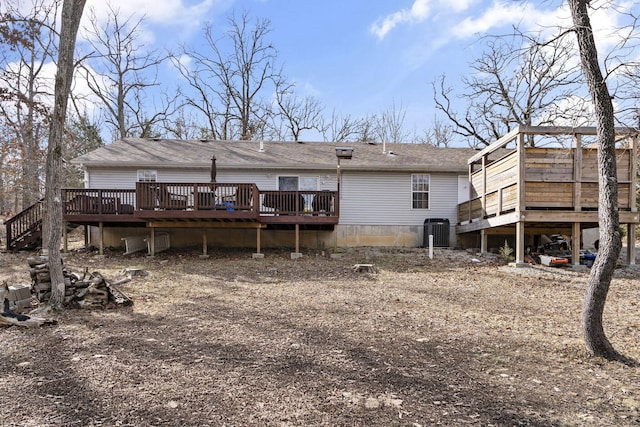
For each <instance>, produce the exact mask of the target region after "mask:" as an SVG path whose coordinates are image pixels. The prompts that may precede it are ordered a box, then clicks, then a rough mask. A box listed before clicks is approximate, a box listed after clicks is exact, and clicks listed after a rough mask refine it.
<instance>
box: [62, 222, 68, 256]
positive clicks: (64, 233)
mask: <svg viewBox="0 0 640 427" xmlns="http://www.w3.org/2000/svg"><path fill="white" fill-rule="evenodd" d="M62 238H63V240H62V252H65V253H66V252H69V233H67V222H66V221H62Z"/></svg>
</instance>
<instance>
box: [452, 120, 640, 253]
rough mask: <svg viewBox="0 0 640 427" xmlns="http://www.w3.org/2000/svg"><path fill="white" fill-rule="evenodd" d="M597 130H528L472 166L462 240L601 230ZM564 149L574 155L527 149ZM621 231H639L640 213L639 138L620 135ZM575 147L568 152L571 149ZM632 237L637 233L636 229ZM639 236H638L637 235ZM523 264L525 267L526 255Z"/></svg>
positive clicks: (461, 214) (461, 216)
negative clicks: (639, 201) (505, 232)
mask: <svg viewBox="0 0 640 427" xmlns="http://www.w3.org/2000/svg"><path fill="white" fill-rule="evenodd" d="M595 135H596V131H595V128H559V127H527V128H524V127H521V128H518V129H515V130H514V131H512V132H511V133H509V134H508V135H506V136H505V137H503V138H501V139H500V140H498V141H496V142H495V143H493V144H491V145H490V146H488V147H486V148H485V149H484V150H482V151H480V152H478V153H477V154H476V155H475V156H473V157H471V158H470V159H469V162H468V163H469V183H470V185H469V189H470V194H469V201H467V202H465V203H461V204H459V205H458V223H457V226H456V232H457V233H458V234H464V233H471V232H478V231H480V232H482V233H485V232H490V231H489V230H491V229H495V228H497V227H509V228H511V229H513V227H514V225H515V226H520V227H522V230H520V231H519V232H518V234H523V233H524V231H523V230H524V227H528V228H529V231H530V232H533V230H534V229H535V230H536V232H540V231H542V230H543V229H544V228H547V229H559V228H565V229H566V228H568V229H569V230H571V233H573V234H577V233H579V231H580V230H581V229H584V228H586V227H597V224H598V159H597V156H598V150H597V145H596V144H595ZM531 138H533V140H534V141H537V142H541V141H545V142H551V143H553V142H554V141H555V142H556V143H555V146H556V147H558V143H557V142H558V141H563V140H564V142H565V147H567V148H549V147H547V146H545V147H541V146H537V147H525V141H527V140H529V139H531ZM617 141H618V145H617V147H618V148H617V149H616V162H617V179H618V207H619V214H620V223H621V224H638V223H640V220H639V217H638V212H637V208H636V182H637V180H636V174H637V166H636V165H637V131H636V130H633V129H627V128H623V129H622V128H621V129H617ZM567 142H568V144H567ZM629 228H630V229H633V228H634V227H629ZM630 234H633V233H630ZM517 249H520V251H519V254H518V255H519V256H520V257H517V258H518V260H520V261H521V260H522V255H523V253H524V252H523V248H517Z"/></svg>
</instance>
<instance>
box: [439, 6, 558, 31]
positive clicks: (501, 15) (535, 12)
mask: <svg viewBox="0 0 640 427" xmlns="http://www.w3.org/2000/svg"><path fill="white" fill-rule="evenodd" d="M557 12H558V11H557V10H542V9H537V8H536V7H535V5H534V4H532V3H531V2H526V3H499V2H494V3H493V4H492V5H491V6H490V7H489V8H487V9H486V10H485V11H484V12H483V13H482V14H481V15H479V16H475V17H467V18H465V19H464V20H462V21H461V22H460V23H459V24H458V25H456V26H455V27H454V28H453V29H452V35H453V36H454V37H456V38H459V39H464V38H468V37H472V36H477V35H478V34H486V33H488V32H490V31H491V30H493V29H496V28H508V27H513V26H517V27H518V28H520V29H521V30H532V29H536V30H540V29H541V28H543V27H547V28H554V29H555V28H557V25H558V19H559V18H558V16H559V15H558V13H557Z"/></svg>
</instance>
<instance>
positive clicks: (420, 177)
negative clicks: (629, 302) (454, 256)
mask: <svg viewBox="0 0 640 427" xmlns="http://www.w3.org/2000/svg"><path fill="white" fill-rule="evenodd" d="M595 135H596V130H595V128H562V127H518V128H516V129H514V130H513V131H511V132H510V133H509V134H507V135H505V136H504V137H502V138H500V139H499V140H497V141H496V142H494V143H493V144H491V145H490V146H488V147H486V148H484V149H482V150H474V149H470V148H436V147H431V146H428V145H423V144H367V143H351V144H335V143H323V142H309V143H294V142H260V141H209V140H190V141H185V140H168V139H124V140H120V141H116V142H114V143H112V144H110V145H107V146H105V147H102V148H99V149H97V150H95V151H92V152H90V153H88V154H85V155H83V156H80V157H78V158H77V159H74V160H73V163H75V164H77V165H79V166H81V167H82V168H83V169H84V171H85V188H82V189H65V190H63V193H62V201H63V206H64V220H65V221H66V222H67V223H68V224H77V225H84V226H85V227H86V230H87V232H86V239H87V242H89V241H90V242H91V243H93V244H96V245H98V246H99V247H100V251H102V250H103V247H104V246H115V247H122V246H124V247H125V249H126V250H127V251H129V248H128V244H129V242H137V243H136V244H137V245H138V246H139V247H143V248H146V249H148V250H149V251H150V252H151V253H152V254H153V253H155V250H156V237H158V238H159V239H160V240H161V241H162V242H164V243H163V244H164V245H165V246H168V244H169V243H168V242H170V245H171V246H195V245H200V244H201V245H202V248H203V253H204V254H206V252H207V248H208V246H215V247H255V248H256V254H260V253H261V249H262V248H272V247H292V248H295V252H296V253H297V252H299V250H300V247H307V248H316V249H324V248H333V249H335V248H337V247H349V246H397V247H402V246H404V247H417V246H422V245H425V244H426V243H427V241H428V239H427V237H428V235H432V236H434V238H435V239H434V243H435V245H436V246H462V247H471V248H479V249H480V250H481V251H482V252H486V251H489V250H491V249H497V248H498V247H500V246H502V245H503V243H504V241H505V240H509V241H511V242H512V247H515V249H516V263H523V262H524V260H525V254H526V252H527V250H530V249H532V248H536V247H538V246H539V244H540V241H541V238H543V237H544V235H554V234H557V235H563V236H566V237H567V238H568V239H570V240H571V241H572V242H581V243H582V242H583V232H584V230H587V229H592V228H594V227H597V226H598V149H597V144H595ZM637 135H638V134H637V131H635V130H633V129H627V128H619V129H616V141H617V146H616V147H617V149H616V165H617V188H618V210H619V217H620V223H621V224H623V225H626V228H627V231H628V233H627V261H628V262H629V263H632V264H633V263H635V226H636V225H637V224H638V223H640V219H639V215H638V212H637V207H636V188H637V178H636V174H637ZM40 211H41V208H40V206H39V205H34V206H33V207H30V208H29V209H26V210H25V211H23V212H21V213H19V214H18V215H16V216H15V217H13V218H11V219H10V220H8V221H7V222H6V227H7V247H8V248H9V249H15V248H16V247H17V243H18V242H20V241H27V240H28V239H27V236H30V235H33V230H36V229H37V227H38V226H39V224H40V222H39V218H40V217H39V215H40V214H39V213H40ZM30 230H31V231H30ZM12 244H13V245H14V246H13V247H12V246H11V245H12ZM580 248H581V244H578V245H572V251H573V252H572V262H573V263H574V264H578V263H579V256H580V253H579V251H580Z"/></svg>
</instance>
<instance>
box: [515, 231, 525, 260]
mask: <svg viewBox="0 0 640 427" xmlns="http://www.w3.org/2000/svg"><path fill="white" fill-rule="evenodd" d="M519 264H524V221H518V222H516V265H519Z"/></svg>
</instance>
